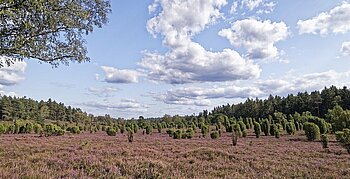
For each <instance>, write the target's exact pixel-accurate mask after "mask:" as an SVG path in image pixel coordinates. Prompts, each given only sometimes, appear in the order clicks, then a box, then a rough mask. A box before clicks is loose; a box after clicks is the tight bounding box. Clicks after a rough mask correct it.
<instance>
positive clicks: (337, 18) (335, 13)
mask: <svg viewBox="0 0 350 179" xmlns="http://www.w3.org/2000/svg"><path fill="white" fill-rule="evenodd" d="M298 28H299V33H300V34H306V33H311V34H320V35H327V34H328V33H334V34H338V33H341V34H344V33H346V32H349V30H350V4H349V3H348V2H343V3H342V4H341V5H339V6H337V7H335V8H333V9H331V10H330V11H329V12H322V13H320V14H319V15H317V16H316V17H313V18H311V19H308V20H299V21H298Z"/></svg>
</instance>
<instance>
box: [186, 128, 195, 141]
mask: <svg viewBox="0 0 350 179" xmlns="http://www.w3.org/2000/svg"><path fill="white" fill-rule="evenodd" d="M193 135H194V130H193V129H192V128H189V129H187V131H186V138H188V139H192V138H193Z"/></svg>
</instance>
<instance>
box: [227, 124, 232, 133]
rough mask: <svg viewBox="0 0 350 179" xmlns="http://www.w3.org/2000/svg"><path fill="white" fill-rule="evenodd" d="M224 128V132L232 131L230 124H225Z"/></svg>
mask: <svg viewBox="0 0 350 179" xmlns="http://www.w3.org/2000/svg"><path fill="white" fill-rule="evenodd" d="M225 129H226V132H233V126H232V125H231V124H229V125H227V126H226V127H225Z"/></svg>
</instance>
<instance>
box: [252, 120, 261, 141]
mask: <svg viewBox="0 0 350 179" xmlns="http://www.w3.org/2000/svg"><path fill="white" fill-rule="evenodd" d="M254 133H255V136H256V138H259V137H260V134H261V127H260V124H259V123H258V122H254Z"/></svg>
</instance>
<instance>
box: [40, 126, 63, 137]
mask: <svg viewBox="0 0 350 179" xmlns="http://www.w3.org/2000/svg"><path fill="white" fill-rule="evenodd" d="M44 133H45V136H60V135H64V133H65V131H64V130H63V129H62V128H61V127H60V126H58V125H55V124H47V125H45V127H44Z"/></svg>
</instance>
